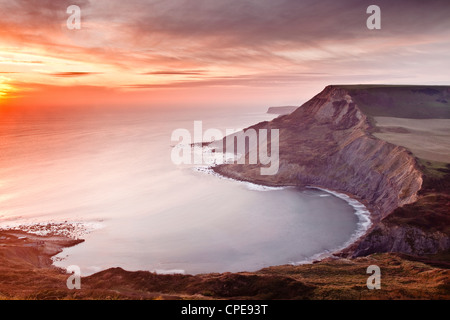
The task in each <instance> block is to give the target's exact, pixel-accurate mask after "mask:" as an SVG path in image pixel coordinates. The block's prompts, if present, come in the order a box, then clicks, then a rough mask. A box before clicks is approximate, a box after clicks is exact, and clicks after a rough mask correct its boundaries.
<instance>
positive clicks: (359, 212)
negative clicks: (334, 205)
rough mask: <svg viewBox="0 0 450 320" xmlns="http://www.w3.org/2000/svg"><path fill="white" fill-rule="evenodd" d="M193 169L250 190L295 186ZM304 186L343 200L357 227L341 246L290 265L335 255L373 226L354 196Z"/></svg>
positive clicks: (207, 169)
mask: <svg viewBox="0 0 450 320" xmlns="http://www.w3.org/2000/svg"><path fill="white" fill-rule="evenodd" d="M194 170H196V171H198V172H202V173H206V174H211V175H214V176H216V177H219V178H221V179H226V180H231V181H236V182H239V183H242V184H247V185H248V186H252V190H257V191H270V190H281V189H284V188H288V187H296V186H295V185H285V186H268V185H264V184H258V183H254V182H251V181H246V180H238V179H235V178H232V177H229V176H226V175H223V174H221V173H219V172H217V171H215V170H214V166H207V167H194ZM306 188H309V189H317V190H321V191H324V192H327V193H329V194H331V195H332V196H334V197H336V198H339V199H341V200H343V201H345V202H346V203H347V204H348V205H349V206H350V207H352V208H353V210H354V212H353V213H354V214H355V215H356V216H357V217H358V223H357V224H356V226H357V227H356V229H355V231H354V232H353V233H352V235H351V236H350V238H349V239H348V240H347V241H346V242H344V244H342V245H341V246H338V247H336V248H334V249H330V250H325V251H323V252H319V253H316V254H314V255H312V256H310V257H308V258H306V259H304V260H301V261H298V262H290V263H288V264H291V265H301V264H308V263H313V262H314V261H320V260H323V259H326V258H329V257H332V256H335V255H336V254H337V253H339V252H342V251H344V250H345V249H347V248H349V247H351V246H352V245H353V244H355V243H356V242H357V241H358V240H359V239H361V238H362V237H363V236H365V235H366V234H367V232H368V231H369V229H370V228H371V227H372V226H373V222H372V213H371V212H370V210H369V209H367V207H366V206H365V205H364V204H363V203H361V202H359V201H358V200H357V199H355V196H353V195H348V194H345V193H342V192H339V191H336V190H330V189H327V188H323V187H318V186H307V187H306Z"/></svg>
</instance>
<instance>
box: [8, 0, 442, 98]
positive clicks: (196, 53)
mask: <svg viewBox="0 0 450 320" xmlns="http://www.w3.org/2000/svg"><path fill="white" fill-rule="evenodd" d="M73 4H75V5H78V6H79V7H80V9H81V29H80V30H69V29H68V28H67V24H66V21H67V19H68V17H69V14H67V12H66V9H67V7H68V6H70V5H73ZM371 4H376V5H378V6H379V7H380V8H381V30H369V29H368V28H367V27H366V20H367V18H368V17H369V14H367V13H366V9H367V7H368V6H369V5H371ZM0 8H1V12H2V16H1V19H0V104H2V105H7V104H9V105H14V106H20V105H42V106H63V105H102V106H103V105H112V104H122V105H123V104H130V105H135V104H136V105H149V106H157V105H180V104H185V105H191V104H202V105H208V104H211V105H219V104H220V105H226V104H229V105H230V106H239V105H242V104H245V105H255V106H256V105H263V106H267V105H298V104H300V103H301V102H303V101H305V100H306V99H308V98H310V97H311V96H312V95H314V94H316V93H317V92H318V91H320V90H321V89H322V88H323V87H324V86H326V85H328V84H342V83H389V84H390V83H392V84H399V83H400V84H447V85H450V72H449V71H448V70H450V53H449V52H450V32H449V31H450V1H448V0H443V1H414V0H408V1H398V0H397V1H382V0H370V1H362V0H344V1H332V0H330V1H328V0H321V1H317V0H159V1H140V0H127V1H120V0H59V1H53V0H42V1H33V0H15V1H14V0H0Z"/></svg>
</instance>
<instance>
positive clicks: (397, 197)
mask: <svg viewBox="0 0 450 320" xmlns="http://www.w3.org/2000/svg"><path fill="white" fill-rule="evenodd" d="M414 90H416V89H414ZM411 92H414V91H411ZM355 93H358V90H355V88H351V90H350V89H349V88H346V87H345V86H328V87H326V88H325V89H324V90H323V91H322V92H321V93H319V94H318V95H316V96H315V97H313V98H312V99H311V100H309V101H308V102H306V103H305V104H304V105H302V106H301V107H299V108H298V109H297V110H296V111H294V112H293V113H291V114H289V115H285V116H281V117H278V118H276V119H274V120H272V121H270V122H262V123H259V124H257V125H255V126H252V127H251V128H253V129H256V130H258V129H279V130H280V134H279V137H280V138H279V139H280V140H279V146H280V153H279V158H280V164H279V170H278V173H277V174H276V175H273V176H271V175H266V176H264V175H261V174H260V170H259V169H260V167H261V165H259V164H256V165H240V164H224V165H219V166H217V167H215V168H214V170H215V171H216V172H218V173H220V174H223V175H225V176H229V177H232V178H234V179H238V180H245V181H251V182H255V183H260V184H266V185H295V186H299V187H305V186H317V187H323V188H327V189H332V190H336V191H339V192H343V193H347V194H350V195H352V197H354V198H356V199H357V200H359V201H361V202H362V203H364V204H365V205H366V206H367V208H368V209H369V210H370V211H371V213H372V221H373V226H372V229H371V230H369V232H368V233H367V234H366V236H365V237H363V238H362V239H360V241H358V242H357V243H356V244H354V245H352V246H351V247H350V248H348V249H347V250H345V251H344V253H343V254H345V255H350V256H360V255H366V254H369V253H373V252H390V251H396V252H404V253H413V254H423V253H435V252H439V251H443V250H448V249H449V248H450V238H449V235H448V234H446V233H443V232H440V231H439V232H438V231H434V230H433V231H432V232H429V230H427V229H426V228H423V227H417V226H409V225H408V226H405V225H401V224H400V225H397V224H395V225H394V224H392V223H391V224H389V223H386V222H385V221H384V219H385V218H387V217H388V216H389V215H390V214H392V213H393V212H394V211H395V210H396V209H397V208H401V207H403V206H405V205H408V204H412V203H414V202H416V201H417V200H418V199H419V195H418V192H419V191H420V190H421V188H422V183H423V170H421V168H420V166H419V164H418V161H417V159H416V158H415V157H414V155H413V154H412V153H411V152H410V151H408V150H407V149H405V148H404V147H401V146H397V145H394V144H391V143H388V142H386V141H383V140H380V139H378V138H376V137H374V136H373V135H372V132H373V131H374V130H375V129H376V128H375V126H374V124H373V123H374V121H373V118H372V116H371V115H370V114H368V113H367V112H363V111H362V110H361V108H360V107H359V106H358V104H357V103H355V99H354V98H353V95H355ZM371 107H372V109H375V110H376V106H371ZM366 109H367V108H366ZM223 144H224V147H226V143H225V140H224V142H223ZM252 148H255V146H250V149H248V151H250V150H251V149H252ZM219 149H220V148H219ZM269 149H270V148H269Z"/></svg>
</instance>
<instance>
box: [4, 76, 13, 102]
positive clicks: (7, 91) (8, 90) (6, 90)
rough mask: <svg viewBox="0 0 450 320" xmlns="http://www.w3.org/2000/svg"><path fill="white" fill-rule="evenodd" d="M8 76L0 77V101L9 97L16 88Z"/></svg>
mask: <svg viewBox="0 0 450 320" xmlns="http://www.w3.org/2000/svg"><path fill="white" fill-rule="evenodd" d="M8 80H9V79H8V78H5V77H0V101H1V100H3V99H5V98H7V97H8V95H9V94H10V93H12V92H14V91H16V90H15V88H14V87H13V86H12V85H10V84H9V83H8Z"/></svg>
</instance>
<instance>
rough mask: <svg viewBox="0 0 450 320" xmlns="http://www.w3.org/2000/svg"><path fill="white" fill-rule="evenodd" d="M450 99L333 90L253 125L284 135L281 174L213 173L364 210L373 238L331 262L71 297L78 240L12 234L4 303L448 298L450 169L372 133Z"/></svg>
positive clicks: (137, 276) (131, 281) (435, 111)
mask: <svg viewBox="0 0 450 320" xmlns="http://www.w3.org/2000/svg"><path fill="white" fill-rule="evenodd" d="M449 97H450V88H449V87H404V86H403V87H386V86H329V87H327V88H325V89H324V91H322V92H321V93H320V94H318V95H317V96H315V97H314V98H313V99H311V100H310V101H308V102H307V103H305V104H304V105H303V106H301V107H300V108H298V109H297V110H295V111H294V112H292V113H291V114H288V115H284V116H280V117H278V118H276V119H274V120H272V121H270V122H263V123H260V124H257V125H255V126H253V128H255V129H262V128H266V129H271V128H273V129H279V130H280V170H279V172H278V174H276V175H274V176H261V175H260V170H259V169H260V165H237V164H227V165H221V166H218V167H216V168H215V170H216V171H217V172H219V173H221V174H223V175H226V176H229V177H232V178H236V179H240V180H247V181H252V182H256V183H261V184H266V185H295V186H299V187H305V186H317V187H323V188H328V189H333V190H336V191H339V192H343V193H347V194H349V195H352V196H353V197H354V198H356V199H358V200H359V201H361V202H363V203H364V204H365V205H366V206H367V207H368V209H369V210H370V211H371V213H372V221H373V225H372V227H371V229H370V230H368V232H367V233H366V235H364V236H363V237H362V238H361V239H360V240H359V241H357V242H356V243H354V244H353V245H352V246H350V247H349V248H346V249H345V250H344V251H342V252H339V253H336V254H335V255H334V256H333V257H330V258H327V259H325V260H322V261H320V262H316V263H312V264H308V265H300V266H291V265H286V266H274V267H270V268H265V269H262V270H260V271H258V272H240V273H223V274H205V275H197V276H191V275H156V274H154V273H150V272H147V271H139V272H128V271H125V270H123V269H120V268H111V269H108V270H105V271H102V272H99V273H96V274H94V275H92V276H89V277H84V278H82V280H81V289H80V290H69V289H67V286H66V280H67V278H68V275H67V274H65V272H64V271H63V270H61V269H58V268H55V267H53V266H52V265H51V260H50V258H51V256H52V255H54V254H56V253H58V252H59V251H60V250H61V248H63V247H64V246H71V245H75V244H76V243H77V242H76V241H75V242H74V240H70V239H66V238H61V237H55V236H47V237H39V236H33V235H30V234H25V233H20V232H18V231H13V230H4V231H0V298H3V299H16V298H22V299H117V298H119V299H449V298H450V270H449V266H450V253H449V249H450V165H449V164H446V163H436V162H431V161H427V160H426V159H418V158H417V157H416V156H415V155H414V154H413V153H411V152H410V151H409V150H407V149H405V148H404V147H401V146H397V145H394V144H391V143H388V142H386V141H383V140H380V139H378V138H376V137H375V136H374V135H373V133H374V132H376V131H377V126H376V122H375V121H374V120H373V119H374V118H373V117H375V116H380V115H381V116H395V117H404V118H408V117H410V118H411V117H413V118H416V119H421V118H428V119H432V118H445V119H450V106H448V105H447V101H448V100H450V99H448V98H449ZM402 101H403V102H405V101H407V102H408V103H407V104H403V105H402V104H401V102H402ZM398 131H399V132H401V130H398ZM369 265H377V266H379V267H380V269H381V272H382V288H381V290H368V289H367V286H366V280H367V277H368V275H367V274H366V269H367V267H368V266H369Z"/></svg>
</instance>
